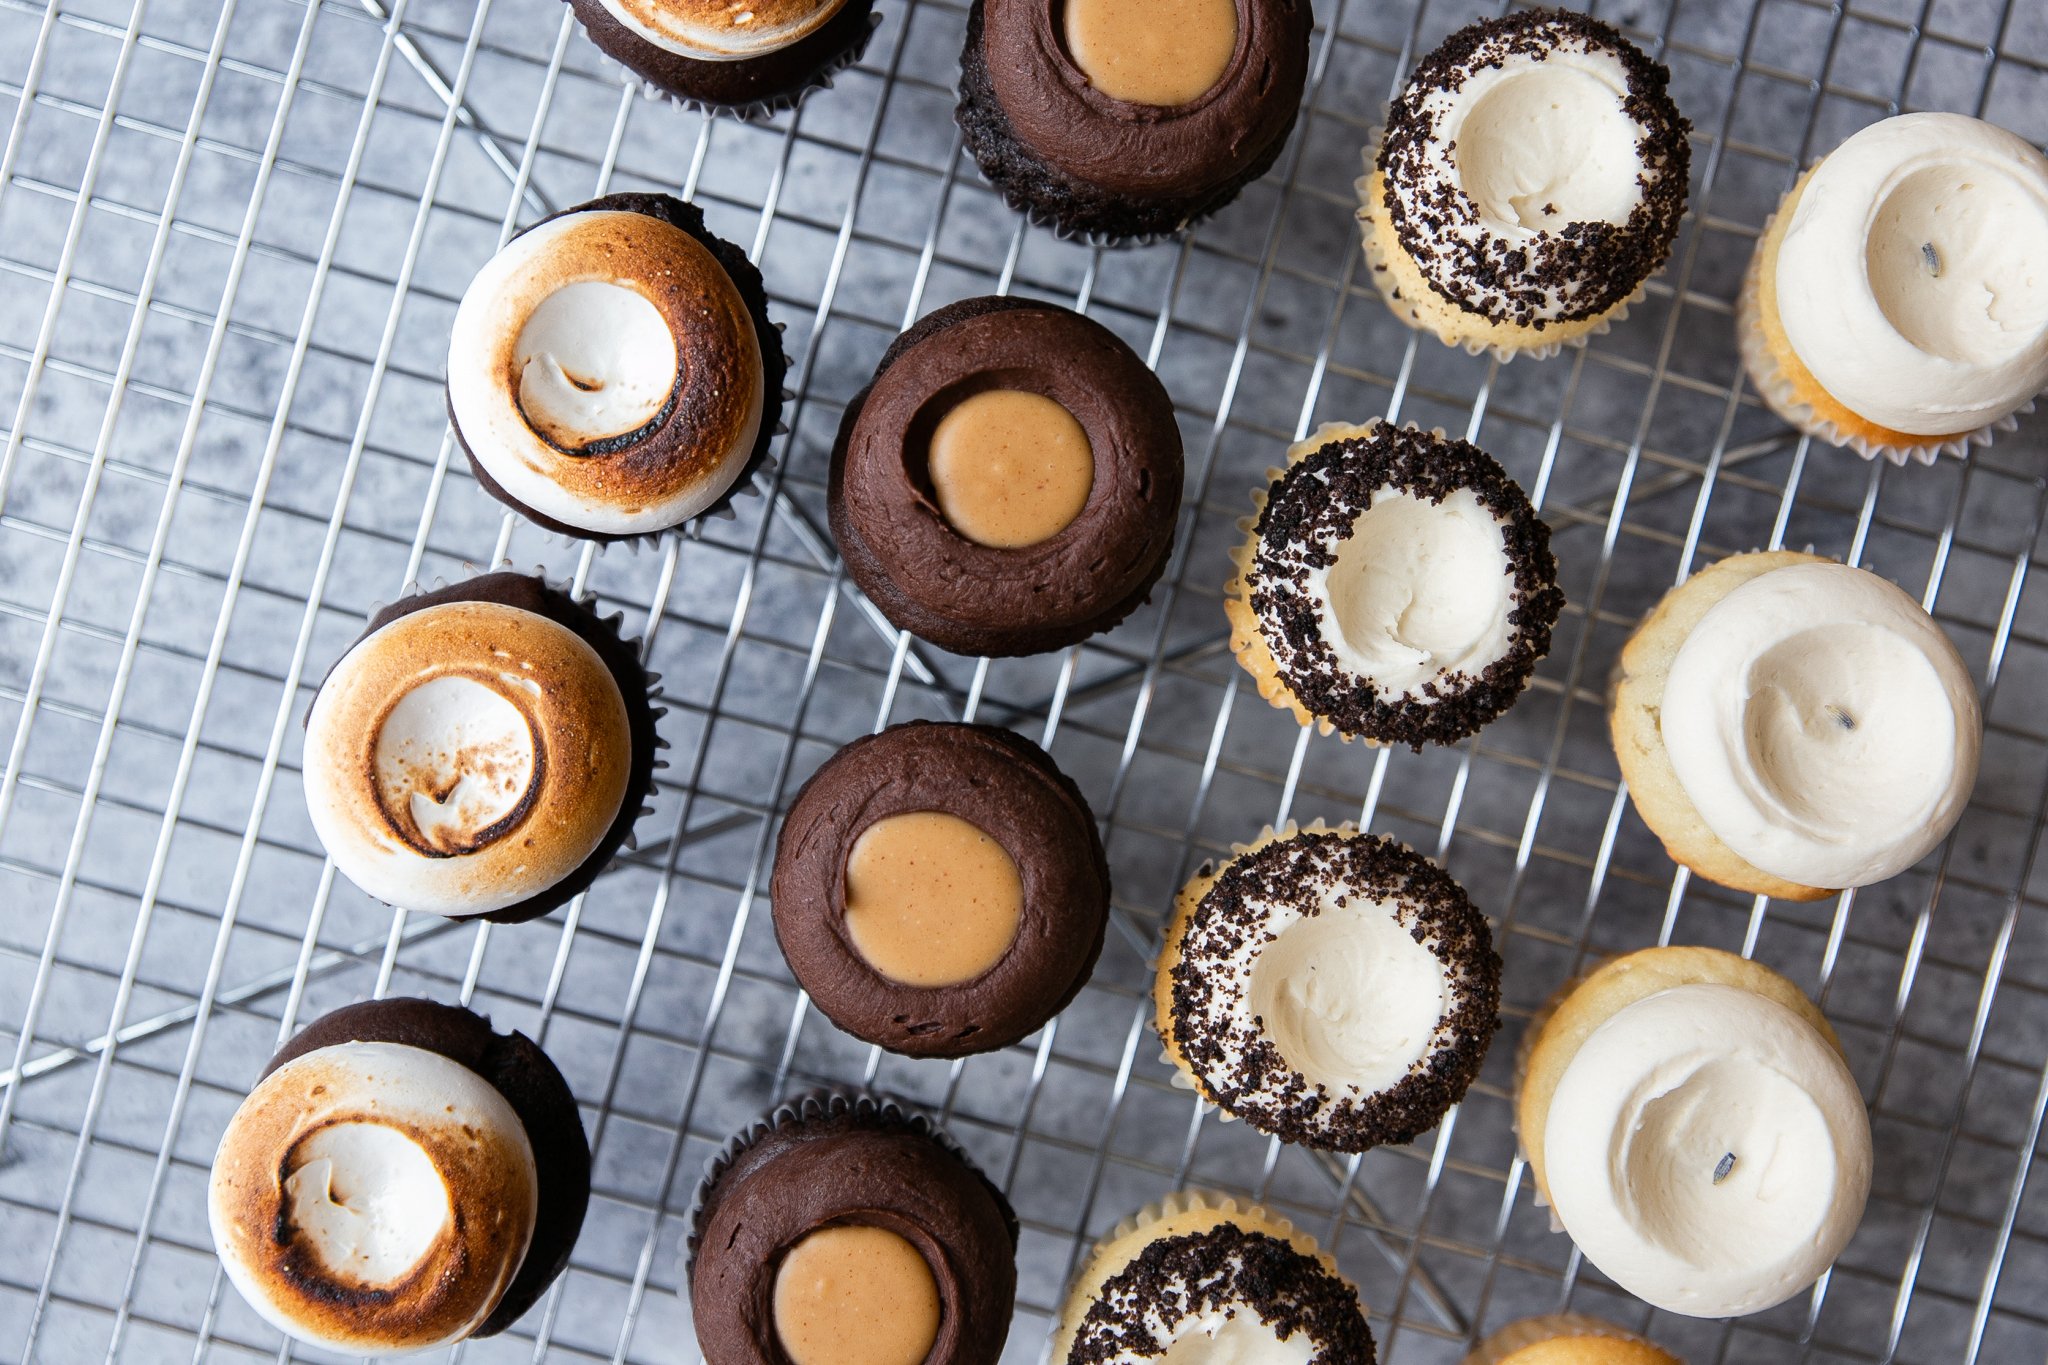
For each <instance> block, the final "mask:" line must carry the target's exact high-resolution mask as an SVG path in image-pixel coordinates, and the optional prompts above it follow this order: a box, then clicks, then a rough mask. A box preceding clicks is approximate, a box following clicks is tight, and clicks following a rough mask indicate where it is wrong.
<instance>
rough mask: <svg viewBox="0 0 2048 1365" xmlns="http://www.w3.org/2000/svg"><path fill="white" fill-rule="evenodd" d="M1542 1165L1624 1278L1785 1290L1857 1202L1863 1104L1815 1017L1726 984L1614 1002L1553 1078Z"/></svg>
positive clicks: (1581, 1238) (1789, 1292)
mask: <svg viewBox="0 0 2048 1365" xmlns="http://www.w3.org/2000/svg"><path fill="white" fill-rule="evenodd" d="M1543 1149H1544V1152H1545V1154H1546V1169H1545V1176H1546V1182H1547V1184H1548V1186H1549V1191H1550V1198H1551V1203H1552V1205H1553V1206H1554V1207H1555V1208H1556V1210H1557V1216H1558V1218H1559V1220H1560V1221H1562V1222H1563V1223H1564V1225H1565V1229H1566V1231H1568V1232H1569V1233H1570V1234H1571V1236H1572V1240H1573V1241H1574V1242H1576V1243H1578V1245H1579V1248H1580V1250H1582V1251H1583V1252H1585V1254H1586V1256H1587V1258H1588V1259H1589V1260H1591V1261H1592V1262H1593V1264H1595V1265H1597V1266H1599V1267H1600V1269H1601V1270H1602V1271H1603V1272H1604V1273H1606V1274H1607V1275H1609V1276H1610V1277H1612V1278H1613V1279H1614V1280H1615V1282H1616V1283H1618V1284H1620V1285H1621V1286H1622V1288H1624V1289H1626V1290H1628V1291H1629V1292H1630V1293H1632V1294H1635V1295H1637V1296H1638V1297H1640V1298H1643V1299H1645V1300H1648V1301H1649V1302H1650V1303H1653V1304H1655V1305H1656V1306H1657V1307H1659V1308H1664V1309H1668V1310H1670V1311H1671V1312H1674V1313H1685V1314H1689V1315H1691V1316H1693V1317H1715V1318H1718V1317H1734V1316H1737V1315H1739V1314H1743V1313H1755V1312H1760V1311H1761V1310H1763V1309H1766V1308H1769V1307H1771V1306H1772V1305H1774V1304H1778V1303H1782V1302H1784V1301H1785V1300H1786V1299H1788V1298H1790V1297H1791V1296H1793V1295H1794V1294H1797V1293H1798V1292H1799V1291H1800V1290H1802V1289H1804V1288H1806V1287H1807V1286H1808V1285H1810V1284H1812V1283H1813V1282H1814V1281H1815V1280H1816V1279H1818V1278H1819V1277H1820V1275H1821V1273H1822V1272H1823V1271H1825V1270H1826V1269H1827V1268H1828V1266H1829V1265H1830V1264H1831V1263H1832V1262H1833V1261H1834V1259H1835V1257H1836V1256H1837V1255H1838V1254H1839V1253H1840V1252H1841V1250H1842V1248H1843V1247H1844V1246H1846V1245H1848V1242H1849V1238H1850V1237H1851V1235H1853V1234H1854V1233H1855V1231H1856V1225H1857V1224H1858V1223H1859V1222H1860V1221H1861V1220H1862V1217H1863V1205H1864V1201H1865V1199H1866V1198H1867V1197H1868V1194H1869V1190H1870V1163H1871V1148H1870V1119H1869V1116H1868V1114H1867V1113H1866V1112H1865V1110H1864V1107H1863V1100H1862V1097H1861V1095H1860V1094H1859V1093H1858V1091H1857V1089H1856V1081H1855V1078H1854V1077H1853V1076H1851V1075H1850V1074H1849V1068H1848V1066H1847V1064H1846V1063H1844V1062H1843V1060H1842V1057H1841V1054H1840V1053H1838V1052H1837V1051H1836V1050H1835V1049H1834V1047H1833V1046H1831V1045H1830V1044H1829V1042H1828V1040H1827V1039H1826V1038H1824V1037H1822V1036H1821V1034H1820V1032H1819V1031H1818V1030H1816V1029H1815V1028H1814V1027H1813V1025H1811V1024H1810V1023H1808V1022H1807V1021H1806V1020H1805V1019H1803V1018H1801V1017H1800V1016H1799V1015H1798V1014H1796V1013H1794V1012H1793V1011H1792V1010H1791V1009H1789V1008H1787V1007H1786V1006H1784V1005H1782V1004H1780V1003H1778V1002H1777V1001H1775V1000H1770V999H1767V998H1765V997H1763V996H1760V995H1757V994H1754V993H1752V992H1750V991H1746V990H1742V989H1739V988H1737V987H1733V986H1723V985H1709V984H1698V985H1687V986H1677V987H1673V988H1672V989H1670V990H1666V991H1660V992H1658V993H1657V994H1655V995H1652V996H1649V997H1647V998H1645V999H1642V1000H1638V1001H1636V1002H1635V1003H1633V1004H1630V1005H1628V1006H1626V1007H1624V1008H1622V1009H1620V1010H1618V1011H1616V1012H1615V1013H1614V1015H1613V1016H1612V1017H1610V1018H1608V1019H1607V1020H1606V1021H1605V1022H1604V1023H1602V1024H1601V1025H1600V1026H1599V1027H1598V1028H1597V1029H1595V1030H1594V1031H1593V1032H1592V1034H1591V1035H1590V1036H1588V1038H1587V1039H1586V1041H1585V1043H1584V1044H1582V1045H1581V1046H1580V1048H1579V1050H1578V1052H1577V1053H1576V1054H1575V1055H1574V1056H1573V1058H1572V1060H1571V1062H1570V1064H1569V1065H1568V1066H1567V1067H1566V1068H1565V1072H1564V1076H1563V1077H1562V1079H1561V1080H1560V1081H1559V1082H1558V1087H1557V1093H1556V1096H1555V1097H1554V1098H1553V1099H1552V1101H1551V1105H1550V1111H1549V1115H1548V1117H1547V1119H1546V1120H1545V1124H1544V1137H1543Z"/></svg>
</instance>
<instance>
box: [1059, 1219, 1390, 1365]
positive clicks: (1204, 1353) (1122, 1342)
mask: <svg viewBox="0 0 2048 1365" xmlns="http://www.w3.org/2000/svg"><path fill="white" fill-rule="evenodd" d="M1374 1359H1375V1355H1374V1350H1373V1339H1372V1329H1371V1328H1370V1327H1368V1326H1367V1325H1366V1321H1365V1312H1364V1310H1363V1309H1362V1308H1361V1307H1360V1306H1359V1302H1358V1291H1357V1290H1356V1289H1355V1288H1353V1287H1352V1285H1351V1282H1350V1281H1349V1280H1347V1279H1345V1278H1344V1276H1343V1274H1342V1272H1340V1271H1339V1270H1338V1269H1337V1266H1336V1264H1335V1263H1334V1262H1333V1261H1331V1260H1330V1258H1329V1257H1328V1256H1325V1255H1324V1254H1323V1252H1322V1250H1321V1249H1320V1248H1319V1247H1317V1246H1316V1243H1315V1239H1314V1238H1312V1237H1310V1236H1309V1235H1308V1234H1307V1233H1305V1232H1299V1231H1296V1229H1295V1228H1294V1226H1293V1225H1292V1224H1290V1223H1289V1222H1288V1221H1287V1220H1286V1219H1285V1218H1282V1217H1281V1216H1280V1215H1278V1214H1276V1213H1274V1212H1272V1211H1271V1210H1269V1209H1266V1208H1263V1207H1261V1206H1259V1205H1257V1204H1253V1203H1250V1202H1248V1201H1244V1200H1239V1199H1233V1198H1231V1197H1229V1196H1227V1195H1221V1194H1210V1193H1207V1192H1205V1191H1195V1190H1184V1191H1181V1192H1180V1193H1178V1194H1174V1195H1169V1196H1168V1197H1167V1198H1166V1199H1164V1200H1161V1201H1160V1202H1159V1203H1157V1204H1154V1205H1153V1206H1151V1207H1150V1208H1148V1209H1145V1210H1144V1211H1142V1212H1140V1213H1138V1214H1137V1215H1135V1216H1134V1217H1131V1218H1128V1219H1125V1220H1124V1222H1123V1223H1122V1224H1120V1225H1119V1226H1118V1227H1117V1229H1116V1230H1115V1231H1114V1232H1112V1233H1111V1234H1110V1235H1109V1236H1108V1237H1107V1238H1105V1239H1104V1240H1103V1241H1102V1242H1100V1243H1098V1244H1097V1245H1096V1247H1095V1250H1094V1253H1093V1254H1092V1255H1091V1256H1090V1257H1089V1259H1088V1264H1087V1265H1086V1267H1084V1268H1083V1270H1082V1271H1081V1274H1080V1276H1079V1277H1078V1278H1077V1279H1076V1280H1075V1281H1074V1284H1073V1287H1072V1288H1071V1289H1069V1290H1068V1291H1067V1299H1066V1304H1065V1306H1064V1307H1062V1308H1061V1310H1060V1318H1059V1322H1058V1324H1057V1325H1056V1326H1055V1327H1054V1328H1053V1337H1052V1353H1051V1356H1050V1365H1096V1362H1111V1361H1139V1360H1168V1361H1247V1362H1251V1361H1257V1362H1269V1361H1270V1362H1274V1363H1275V1365H1282V1363H1283V1362H1284V1363H1285V1365H1295V1363H1296V1362H1300V1363H1301V1365H1308V1362H1314V1365H1373V1361H1374Z"/></svg>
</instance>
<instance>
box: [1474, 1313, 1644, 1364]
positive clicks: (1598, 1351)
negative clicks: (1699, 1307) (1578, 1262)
mask: <svg viewBox="0 0 2048 1365" xmlns="http://www.w3.org/2000/svg"><path fill="white" fill-rule="evenodd" d="M1464 1365H1685V1362H1684V1361H1682V1360H1680V1359H1679V1358H1678V1357H1677V1356H1675V1355H1673V1354H1671V1352H1669V1351H1667V1350H1665V1349H1664V1348H1662V1347H1661V1346H1658V1345H1656V1344H1655V1343H1654V1342H1651V1341H1649V1340H1647V1339H1645V1338H1643V1337H1640V1336H1637V1335H1636V1334H1635V1333H1634V1332H1631V1331H1628V1330H1626V1329H1625V1328H1621V1327H1616V1326H1615V1325H1614V1324H1613V1323H1611V1322H1602V1321H1600V1319H1598V1318H1589V1317H1587V1316H1586V1315H1585V1314H1583V1313H1549V1314H1546V1315H1544V1316H1542V1317H1537V1318H1523V1319H1522V1320H1521V1321H1520V1322H1511V1323H1509V1324H1508V1325H1507V1326H1505V1327H1503V1328H1501V1329H1500V1330H1499V1331H1498V1332H1495V1333H1494V1334H1493V1335H1492V1336H1490V1337H1488V1338H1487V1339H1486V1340H1484V1341H1482V1342H1480V1343H1479V1345H1478V1346H1476V1347H1475V1348H1473V1350H1472V1352H1471V1354H1469V1355H1467V1356H1466V1357H1465V1361H1464Z"/></svg>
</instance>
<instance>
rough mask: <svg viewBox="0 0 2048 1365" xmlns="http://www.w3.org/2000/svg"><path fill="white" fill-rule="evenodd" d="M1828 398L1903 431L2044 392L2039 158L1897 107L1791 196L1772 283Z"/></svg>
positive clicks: (1964, 123)
mask: <svg viewBox="0 0 2048 1365" xmlns="http://www.w3.org/2000/svg"><path fill="white" fill-rule="evenodd" d="M1774 284H1775V287H1776V293H1777V309H1778V317H1779V320H1780V322H1781V323H1782V324H1783V326H1784V329H1785V336H1786V339H1787V341H1789V342H1790V343H1791V346H1792V349H1793V351H1794V352H1796V353H1797V355H1798V357H1799V360H1800V362H1801V363H1802V364H1804V365H1805V366H1806V368H1807V370H1808V371H1810V372H1811V373H1812V375H1813V377H1814V379H1815V380H1817V381H1818V382H1819V383H1820V385H1821V387H1822V388H1824V389H1826V390H1827V391H1828V393H1830V394H1831V395H1833V396H1834V398H1836V399H1837V400H1838V401H1839V402H1841V403H1842V404H1843V405H1844V406H1846V407H1848V408H1850V409H1851V410H1852V411H1854V412H1856V413H1857V414H1858V415H1860V416H1862V417H1864V418H1866V419H1868V420H1870V421H1872V422H1875V423H1877V424H1879V425H1881V426H1885V427H1889V428H1891V429H1893V430H1895V431H1902V432H1906V433H1909V434H1912V435H1929V436H1932V435H1946V434H1951V433H1957V432H1967V431H1973V430H1975V429H1977V428H1979V427H1982V426H1985V425H1988V424H1990V423H1993V422H1996V421H1998V420H1999V419H2001V418H2003V417H2006V416H2008V415H2009V414H2011V413H2012V412H2014V411H2016V410H2017V409H2019V408H2020V407H2022V406H2024V405H2025V404H2026V403H2027V402H2029V401H2030V400H2031V399H2032V398H2033V397H2034V395H2036V394H2037V393H2039V392H2041V390H2042V389H2043V388H2044V387H2048V158H2044V157H2043V156H2042V155H2041V153H2040V152H2039V151H2038V150H2036V149H2035V148H2034V147H2033V146H2031V145H2030V144H2029V143H2027V142H2026V141H2025V140H2024V139H2022V138H2020V137H2018V136H2017V135H2015V134H2013V133H2009V132H2007V131H2006V130H2005V129H2003V128H2000V127H1997V126H1996V125H1994V124H1990V123H1986V122H1984V121H1983V120H1981V119H1973V118H1969V117H1966V116H1964V115H1962V114H1946V113H1926V114H1902V115H1900V116H1898V117H1896V118H1889V119H1885V120H1883V121H1881V122H1879V123H1875V124H1872V125H1871V126H1870V127H1868V128H1865V129H1863V130H1862V131H1861V132H1859V133H1857V134H1856V135H1855V136H1853V137H1851V138H1850V139H1849V140H1848V141H1846V142H1844V143H1843V144H1842V145H1841V146H1840V147H1837V148H1836V149H1835V150H1834V151H1832V152H1830V153H1829V154H1828V155H1827V157H1826V159H1824V160H1823V161H1822V162H1821V163H1820V164H1819V165H1818V166H1817V167H1815V168H1814V170H1813V172H1812V174H1811V175H1809V176H1808V177H1807V179H1806V181H1805V183H1804V186H1803V188H1802V189H1801V190H1800V191H1799V197H1798V201H1797V203H1796V205H1795V206H1794V208H1793V210H1792V217H1791V220H1790V222H1789V223H1787V224H1786V226H1785V228H1784V231H1783V234H1782V238H1781V240H1780V243H1779V246H1778V258H1777V272H1776V275H1775V278H1774Z"/></svg>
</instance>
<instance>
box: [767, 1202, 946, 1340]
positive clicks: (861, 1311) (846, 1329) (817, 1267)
mask: <svg viewBox="0 0 2048 1365" xmlns="http://www.w3.org/2000/svg"><path fill="white" fill-rule="evenodd" d="M774 1316H775V1339H776V1344H777V1345H779V1346H781V1347H782V1352H783V1354H784V1355H786V1356H788V1357H789V1362H790V1365H919V1362H921V1361H923V1360H924V1358H925V1357H926V1356H927V1355H928V1354H930V1352H931V1349H932V1343H933V1342H934V1341H936V1340H937V1339H938V1335H939V1286H938V1282H937V1281H936V1280H934V1279H933V1278H932V1269H931V1267H930V1266H929V1265H927V1264H926V1263H925V1259H924V1253H923V1252H921V1251H919V1250H918V1249H917V1248H916V1247H915V1246H913V1245H912V1244H911V1243H910V1241H909V1239H908V1238H905V1237H901V1236H898V1235H897V1234H896V1233H893V1232H891V1231H889V1229H887V1228H878V1227H868V1226H865V1225H862V1224H859V1223H841V1224H838V1225H835V1226H832V1227H824V1228H819V1229H818V1230H817V1231H815V1232H809V1233H805V1234H804V1236H803V1238H802V1239H801V1240H800V1241H798V1242H797V1243H796V1245H794V1246H792V1247H791V1248H790V1249H789V1250H788V1252H786V1253H785V1254H784V1255H783V1258H782V1265H781V1266H780V1267H779V1268H778V1269H777V1270H776V1272H775V1290H774Z"/></svg>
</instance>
